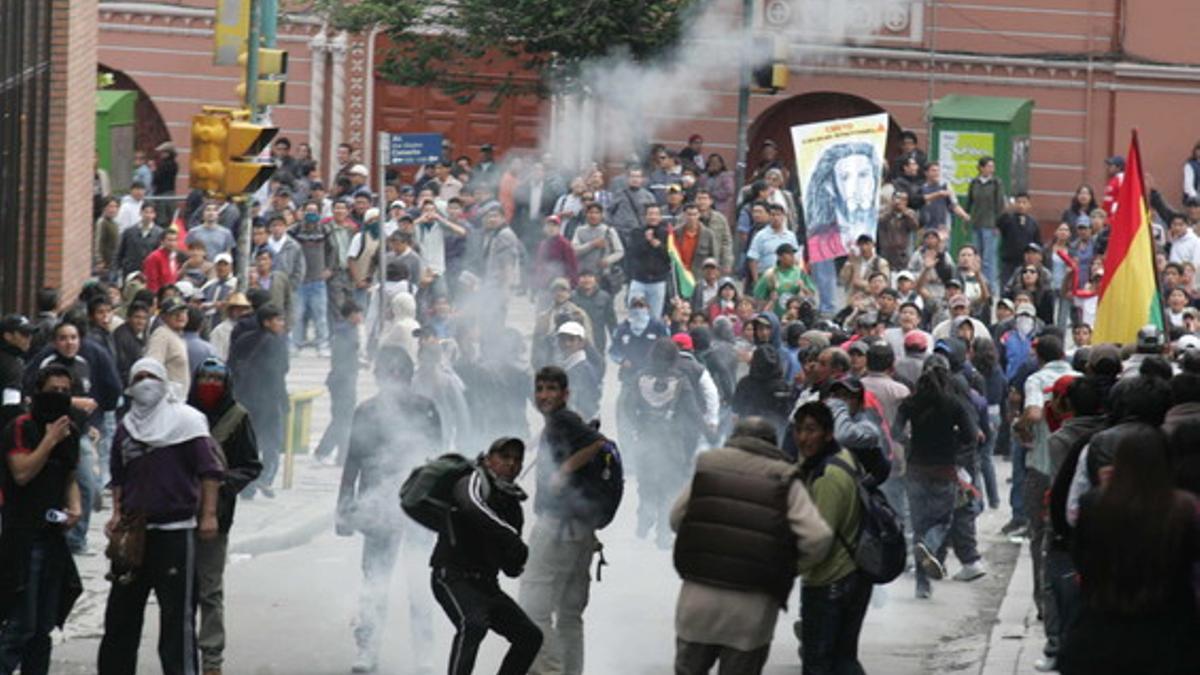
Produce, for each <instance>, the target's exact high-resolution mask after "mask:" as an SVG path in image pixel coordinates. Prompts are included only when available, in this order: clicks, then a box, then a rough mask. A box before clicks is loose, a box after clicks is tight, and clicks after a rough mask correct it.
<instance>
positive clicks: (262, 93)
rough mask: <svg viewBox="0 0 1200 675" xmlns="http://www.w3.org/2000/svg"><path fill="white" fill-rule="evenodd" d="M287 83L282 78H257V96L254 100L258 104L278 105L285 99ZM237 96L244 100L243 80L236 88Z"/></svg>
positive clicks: (244, 88)
mask: <svg viewBox="0 0 1200 675" xmlns="http://www.w3.org/2000/svg"><path fill="white" fill-rule="evenodd" d="M285 85H287V83H286V82H284V81H283V80H259V81H258V96H257V97H255V102H256V103H257V104H258V105H279V104H281V103H283V102H284V101H285V100H286V93H287V91H286V90H287V87H286V86H285ZM236 91H237V95H238V98H240V99H242V100H243V101H245V100H246V82H245V80H243V81H241V82H239V83H238V86H237V88H236Z"/></svg>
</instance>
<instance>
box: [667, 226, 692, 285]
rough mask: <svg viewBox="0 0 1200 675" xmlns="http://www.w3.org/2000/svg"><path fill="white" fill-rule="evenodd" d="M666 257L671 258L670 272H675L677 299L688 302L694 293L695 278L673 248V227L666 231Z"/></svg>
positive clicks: (677, 250) (675, 248) (676, 249)
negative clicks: (683, 299) (684, 299)
mask: <svg viewBox="0 0 1200 675" xmlns="http://www.w3.org/2000/svg"><path fill="white" fill-rule="evenodd" d="M667 255H669V256H670V257H671V270H672V271H674V272H675V289H676V290H677V291H678V293H679V297H681V298H686V299H689V300H690V299H691V297H692V293H694V292H695V291H696V277H694V276H692V270H690V269H688V266H687V265H685V264H683V256H681V255H679V248H678V247H677V246H675V228H674V227H672V228H668V230H667Z"/></svg>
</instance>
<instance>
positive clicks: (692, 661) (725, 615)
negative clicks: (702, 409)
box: [671, 417, 833, 673]
mask: <svg viewBox="0 0 1200 675" xmlns="http://www.w3.org/2000/svg"><path fill="white" fill-rule="evenodd" d="M775 434H776V428H775V426H774V425H773V424H772V423H771V422H768V421H766V420H762V419H759V418H755V417H748V418H745V419H743V420H741V421H739V422H738V424H737V426H736V427H735V428H734V431H733V435H732V437H731V438H730V439H729V441H728V442H727V443H726V446H725V447H719V448H715V449H712V450H708V451H706V452H703V453H701V454H700V455H699V457H697V460H696V472H695V474H694V475H693V477H692V481H691V483H690V484H689V485H688V486H687V487H685V488H684V491H683V494H681V495H680V496H679V498H678V499H677V500H676V501H675V505H674V507H673V508H672V509H671V527H672V528H674V529H675V531H676V532H678V535H679V536H678V538H677V539H676V540H675V555H674V561H675V569H676V571H678V572H679V575H680V577H682V578H683V587H682V588H681V589H680V592H679V601H678V603H677V604H676V609H675V633H676V652H675V663H676V672H679V673H706V672H708V671H709V669H710V668H711V667H712V665H713V663H714V662H716V661H720V664H721V665H720V667H721V669H722V670H726V671H727V672H740V673H757V672H760V671H761V669H762V666H763V664H764V663H765V662H766V659H767V654H768V652H769V651H770V644H771V638H772V636H773V635H774V633H775V622H776V620H777V619H778V616H779V610H780V609H781V608H785V607H786V606H787V600H788V597H789V596H790V595H791V589H792V586H793V584H794V583H795V578H796V575H797V574H798V572H799V570H800V568H801V566H803V565H808V564H812V563H813V562H815V561H819V560H822V559H824V558H825V557H826V555H827V553H828V551H829V548H830V545H831V542H832V540H833V535H832V532H831V531H830V529H829V526H828V525H826V523H825V520H824V518H822V517H821V515H820V513H819V512H818V511H817V508H816V506H815V504H814V503H813V500H812V498H811V497H810V496H809V493H808V490H807V489H806V488H805V486H804V484H803V483H802V482H801V481H799V480H794V476H795V473H796V467H795V464H794V463H793V462H792V460H790V459H789V458H788V457H787V456H786V455H785V454H784V453H783V452H782V451H781V450H780V449H779V448H778V447H777V445H776V435H775ZM731 529H732V530H733V531H734V532H735V534H736V536H729V533H730V530H731ZM737 542H743V543H742V544H739V543H737ZM746 542H748V543H746ZM729 561H733V562H729Z"/></svg>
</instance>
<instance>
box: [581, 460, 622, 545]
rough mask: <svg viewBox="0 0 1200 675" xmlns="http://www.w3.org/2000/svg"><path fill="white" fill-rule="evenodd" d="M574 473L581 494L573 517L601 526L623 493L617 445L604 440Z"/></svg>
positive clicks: (610, 514) (614, 510)
mask: <svg viewBox="0 0 1200 675" xmlns="http://www.w3.org/2000/svg"><path fill="white" fill-rule="evenodd" d="M576 475H577V479H576V481H575V483H574V485H575V489H576V490H577V491H578V494H579V495H580V496H581V497H582V499H580V500H579V502H580V506H579V507H578V508H579V512H577V513H576V514H575V515H576V517H578V518H580V519H582V520H584V521H585V522H588V523H591V524H592V526H593V527H595V528H596V529H597V530H601V529H604V528H605V527H607V526H608V524H609V523H611V522H612V521H613V518H614V517H615V516H616V515H617V508H618V507H620V506H621V498H622V497H623V496H624V495H625V468H624V465H623V464H622V462H621V451H620V450H618V449H617V444H616V443H615V442H613V441H611V440H605V442H604V446H603V447H601V448H600V450H599V451H598V452H597V453H596V456H595V457H592V460H591V461H590V462H588V463H587V465H586V466H584V467H583V468H582V469H580V470H579V473H578V474H576Z"/></svg>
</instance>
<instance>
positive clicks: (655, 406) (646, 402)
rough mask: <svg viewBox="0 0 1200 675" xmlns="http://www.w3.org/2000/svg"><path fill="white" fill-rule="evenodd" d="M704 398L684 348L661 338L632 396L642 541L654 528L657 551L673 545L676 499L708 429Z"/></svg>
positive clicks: (638, 379)
mask: <svg viewBox="0 0 1200 675" xmlns="http://www.w3.org/2000/svg"><path fill="white" fill-rule="evenodd" d="M700 396H701V395H700V392H698V391H696V389H695V388H694V387H693V385H692V380H691V378H690V377H689V376H688V373H687V372H686V371H685V370H684V369H683V368H681V367H680V365H679V347H678V346H677V345H676V344H675V342H674V341H672V340H671V339H670V338H661V339H659V340H658V341H657V342H655V343H654V346H653V347H652V348H651V350H650V357H649V360H648V362H647V364H646V366H645V368H644V369H643V371H642V372H641V373H640V374H639V375H638V377H637V380H636V381H635V383H634V387H633V392H632V397H631V398H632V402H633V406H632V417H631V421H632V424H633V443H632V445H631V446H630V450H631V455H632V456H633V457H634V459H635V461H636V462H637V466H636V469H637V476H638V509H637V516H638V518H637V535H638V537H640V538H644V537H646V536H647V534H649V532H650V529H651V528H652V527H653V528H655V535H656V541H657V544H658V547H659V548H661V549H666V548H667V547H668V546H669V545H670V543H671V530H670V523H669V514H670V508H671V501H670V500H671V499H673V498H674V497H675V496H676V495H678V494H679V490H680V489H681V488H682V487H683V484H684V482H685V481H686V477H687V469H688V467H689V466H690V462H691V458H692V455H693V453H694V452H695V450H696V444H695V440H696V437H695V433H694V432H695V430H696V429H697V428H699V427H700V426H701V424H703V412H704V406H703V403H702V402H701V399H700Z"/></svg>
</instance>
